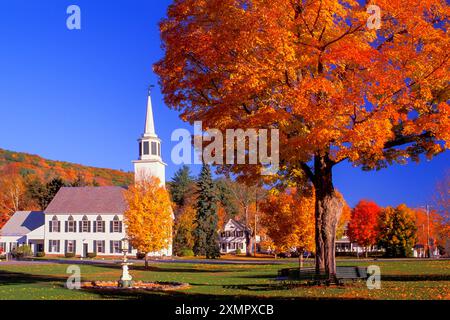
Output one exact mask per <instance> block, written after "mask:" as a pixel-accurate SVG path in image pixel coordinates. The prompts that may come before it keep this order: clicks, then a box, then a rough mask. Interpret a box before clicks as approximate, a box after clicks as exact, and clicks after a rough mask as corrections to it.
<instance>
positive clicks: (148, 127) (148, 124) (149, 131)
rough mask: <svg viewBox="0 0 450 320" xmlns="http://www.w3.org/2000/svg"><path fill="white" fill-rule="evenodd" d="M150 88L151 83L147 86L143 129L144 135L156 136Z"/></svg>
mask: <svg viewBox="0 0 450 320" xmlns="http://www.w3.org/2000/svg"><path fill="white" fill-rule="evenodd" d="M152 88H153V85H152V86H150V87H149V88H148V96H147V116H146V118H145V131H144V136H156V133H155V122H154V120H153V107H152V95H151V93H152Z"/></svg>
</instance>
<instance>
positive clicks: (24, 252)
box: [11, 244, 33, 259]
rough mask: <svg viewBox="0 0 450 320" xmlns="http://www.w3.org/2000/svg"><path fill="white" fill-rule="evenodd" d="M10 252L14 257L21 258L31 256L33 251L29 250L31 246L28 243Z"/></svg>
mask: <svg viewBox="0 0 450 320" xmlns="http://www.w3.org/2000/svg"><path fill="white" fill-rule="evenodd" d="M11 254H12V256H13V257H14V258H16V259H23V258H27V257H31V256H32V255H33V251H32V250H31V247H30V246H29V245H27V244H24V245H21V246H19V247H17V248H16V249H14V250H13V252H11Z"/></svg>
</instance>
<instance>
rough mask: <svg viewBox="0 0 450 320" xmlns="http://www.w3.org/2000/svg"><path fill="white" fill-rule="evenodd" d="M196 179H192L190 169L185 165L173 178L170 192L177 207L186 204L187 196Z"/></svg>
mask: <svg viewBox="0 0 450 320" xmlns="http://www.w3.org/2000/svg"><path fill="white" fill-rule="evenodd" d="M193 183H194V179H193V178H192V177H191V172H190V170H189V167H188V166H186V165H184V166H183V167H181V168H180V169H179V170H178V171H177V172H175V175H174V176H173V178H172V181H171V182H170V185H169V192H170V195H171V196H172V201H173V202H174V203H175V204H176V205H177V206H183V205H184V203H185V198H186V194H187V193H188V192H189V191H190V189H191V187H192V184H193Z"/></svg>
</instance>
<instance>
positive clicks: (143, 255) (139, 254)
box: [136, 252, 145, 260]
mask: <svg viewBox="0 0 450 320" xmlns="http://www.w3.org/2000/svg"><path fill="white" fill-rule="evenodd" d="M144 258H145V253H143V252H138V253H136V259H139V260H142V259H144Z"/></svg>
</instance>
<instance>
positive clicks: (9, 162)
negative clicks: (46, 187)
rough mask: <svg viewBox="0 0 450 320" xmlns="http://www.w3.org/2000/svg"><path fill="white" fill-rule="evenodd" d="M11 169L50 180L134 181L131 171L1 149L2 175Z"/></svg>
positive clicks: (120, 183)
mask: <svg viewBox="0 0 450 320" xmlns="http://www.w3.org/2000/svg"><path fill="white" fill-rule="evenodd" d="M11 170H13V171H15V172H17V173H19V174H20V175H22V176H24V177H25V176H28V175H33V176H37V177H39V178H40V179H42V180H43V181H49V180H51V179H53V178H56V177H58V178H61V179H62V180H64V181H74V180H76V179H77V177H79V176H83V177H84V180H85V181H86V182H88V183H91V184H95V185H100V186H108V185H121V186H122V185H123V186H125V185H130V184H131V183H132V181H133V173H131V172H123V171H120V170H112V169H104V168H95V167H88V166H83V165H80V164H74V163H70V162H64V161H54V160H47V159H44V158H42V157H40V156H37V155H31V154H27V153H22V152H13V151H8V150H3V149H0V175H2V174H5V173H6V171H11Z"/></svg>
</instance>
